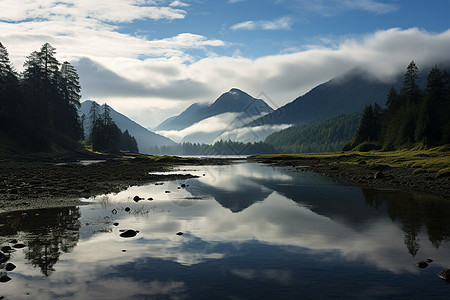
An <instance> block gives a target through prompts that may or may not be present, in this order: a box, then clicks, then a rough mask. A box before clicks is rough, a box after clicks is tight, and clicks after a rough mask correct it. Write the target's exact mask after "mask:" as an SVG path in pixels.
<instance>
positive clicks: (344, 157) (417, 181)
mask: <svg viewBox="0 0 450 300" xmlns="http://www.w3.org/2000/svg"><path fill="white" fill-rule="evenodd" d="M249 160H250V161H255V162H259V163H265V164H270V165H273V166H291V167H295V168H296V169H297V171H299V172H301V171H306V170H308V171H313V172H315V173H318V174H320V175H323V176H327V177H334V178H339V179H344V181H345V185H350V186H357V187H362V188H372V189H377V190H395V191H405V192H411V193H412V192H416V193H421V194H426V195H432V196H435V197H438V198H441V199H443V200H446V201H450V176H448V174H447V173H445V174H443V175H441V176H439V175H438V174H439V173H436V172H434V173H433V172H417V168H414V167H408V166H402V165H397V164H388V163H374V162H373V161H371V159H370V157H367V156H365V155H364V154H363V153H358V154H341V153H335V154H334V155H326V154H305V155H266V156H265V155H260V156H253V157H250V158H249ZM342 184H344V183H342Z"/></svg>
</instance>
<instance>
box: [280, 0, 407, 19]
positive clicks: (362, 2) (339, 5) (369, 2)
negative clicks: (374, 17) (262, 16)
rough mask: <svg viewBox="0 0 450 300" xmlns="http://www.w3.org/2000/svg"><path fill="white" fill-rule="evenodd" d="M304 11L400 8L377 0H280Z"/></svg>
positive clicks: (379, 11)
mask: <svg viewBox="0 0 450 300" xmlns="http://www.w3.org/2000/svg"><path fill="white" fill-rule="evenodd" d="M278 2H279V3H286V4H287V5H289V6H291V7H295V8H296V9H298V10H302V11H305V10H307V11H312V12H314V13H317V14H321V15H324V16H333V15H338V14H340V13H342V12H345V11H351V10H360V11H367V12H371V13H375V14H386V13H390V12H393V11H396V10H398V9H399V5H398V4H396V3H384V2H381V1H376V0H358V1H355V0H315V1H309V0H294V1H291V0H289V1H288V0H278Z"/></svg>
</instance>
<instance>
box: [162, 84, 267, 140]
mask: <svg viewBox="0 0 450 300" xmlns="http://www.w3.org/2000/svg"><path fill="white" fill-rule="evenodd" d="M272 111H273V109H272V108H271V107H270V106H269V105H268V104H267V103H266V102H264V101H263V100H261V99H255V98H253V97H252V96H250V95H249V94H247V93H245V92H243V91H241V90H239V89H236V88H233V89H231V90H230V91H229V92H226V93H224V94H222V95H221V96H220V97H219V98H218V99H217V100H216V101H215V102H214V103H213V104H211V105H206V104H199V103H194V104H192V105H191V106H189V107H188V108H187V109H186V110H185V111H183V112H182V113H181V114H179V115H178V116H174V117H170V118H169V119H167V120H165V121H164V122H162V123H161V124H159V125H158V126H157V127H156V128H155V131H168V130H183V129H185V128H187V127H189V126H191V125H193V124H195V123H198V122H200V121H202V120H205V119H207V118H210V117H214V116H218V115H221V114H225V113H242V114H245V116H246V117H255V118H256V117H259V116H260V115H261V114H267V113H270V112H272Z"/></svg>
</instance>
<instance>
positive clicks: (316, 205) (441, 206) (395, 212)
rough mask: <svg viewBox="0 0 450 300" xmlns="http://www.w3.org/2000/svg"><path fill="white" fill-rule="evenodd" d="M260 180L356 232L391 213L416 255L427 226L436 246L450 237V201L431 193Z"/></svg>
mask: <svg viewBox="0 0 450 300" xmlns="http://www.w3.org/2000/svg"><path fill="white" fill-rule="evenodd" d="M297 180H298V179H297ZM257 182H258V183H259V184H261V185H263V186H265V187H266V188H268V189H271V190H273V191H276V192H278V193H280V194H282V195H283V196H285V197H287V198H289V199H291V200H293V201H295V202H297V203H299V204H301V205H307V206H308V207H310V209H311V211H313V212H314V213H316V214H319V215H323V216H326V217H329V218H331V219H333V220H335V221H337V222H340V223H344V224H345V225H346V226H349V227H350V228H352V230H354V231H356V232H358V231H362V230H363V229H364V228H367V227H370V226H372V225H373V224H374V223H375V222H376V220H377V219H380V218H385V217H386V216H389V217H390V219H391V220H392V221H399V222H400V223H401V224H402V226H401V228H402V230H403V231H404V233H405V236H404V242H405V245H406V247H407V248H408V252H409V253H410V254H411V255H412V256H416V254H417V252H418V251H419V247H420V244H419V241H418V239H417V235H418V234H419V233H420V232H421V229H422V228H423V227H424V228H425V229H426V231H427V234H428V238H429V240H430V242H431V243H432V244H433V245H434V246H435V247H436V248H438V247H439V246H440V244H441V243H442V242H443V241H445V240H448V239H449V238H450V205H449V204H448V203H447V202H445V201H442V200H439V199H436V198H433V197H430V196H426V195H417V194H409V193H404V192H399V191H376V190H372V189H359V188H354V187H343V186H333V185H323V184H322V185H320V184H319V185H316V186H314V185H304V186H302V185H299V184H279V183H277V182H274V181H269V180H258V181H257ZM364 200H365V201H364Z"/></svg>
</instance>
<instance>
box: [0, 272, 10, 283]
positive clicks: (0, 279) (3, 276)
mask: <svg viewBox="0 0 450 300" xmlns="http://www.w3.org/2000/svg"><path fill="white" fill-rule="evenodd" d="M10 280H11V278H9V276H8V275H7V274H6V272H0V282H2V283H5V282H8V281H10Z"/></svg>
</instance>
